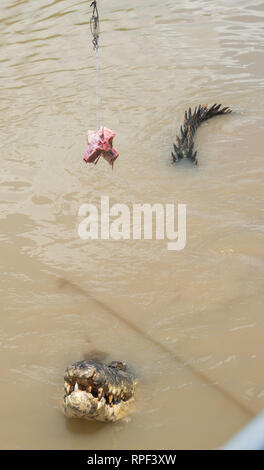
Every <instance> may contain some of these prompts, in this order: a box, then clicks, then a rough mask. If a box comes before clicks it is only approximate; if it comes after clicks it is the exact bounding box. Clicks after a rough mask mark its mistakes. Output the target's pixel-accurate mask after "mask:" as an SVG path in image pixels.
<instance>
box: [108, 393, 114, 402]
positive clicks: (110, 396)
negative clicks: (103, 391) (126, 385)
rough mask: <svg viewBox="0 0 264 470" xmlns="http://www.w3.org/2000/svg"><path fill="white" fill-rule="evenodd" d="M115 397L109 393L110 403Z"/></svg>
mask: <svg viewBox="0 0 264 470" xmlns="http://www.w3.org/2000/svg"><path fill="white" fill-rule="evenodd" d="M113 398H114V397H113V395H109V397H108V400H109V403H112V401H113Z"/></svg>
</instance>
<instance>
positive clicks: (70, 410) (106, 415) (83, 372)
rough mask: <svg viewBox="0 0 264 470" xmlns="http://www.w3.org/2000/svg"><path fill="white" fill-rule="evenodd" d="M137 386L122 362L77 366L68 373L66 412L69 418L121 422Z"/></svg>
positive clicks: (74, 365) (89, 362) (65, 383)
mask: <svg viewBox="0 0 264 470" xmlns="http://www.w3.org/2000/svg"><path fill="white" fill-rule="evenodd" d="M136 383H137V381H136V377H135V375H134V374H133V373H132V372H131V371H129V370H128V367H127V365H126V364H125V363H123V362H110V363H109V364H105V363H103V362H97V361H91V360H83V361H79V362H76V363H75V364H73V365H72V366H70V367H68V368H67V369H66V371H65V375H64V390H65V395H64V399H63V412H64V414H65V415H66V416H67V417H68V418H85V419H88V420H97V421H103V422H109V421H112V422H113V421H118V420H119V419H122V418H124V417H125V416H126V415H127V414H128V412H129V410H130V407H131V404H132V403H133V401H134V395H135V386H136Z"/></svg>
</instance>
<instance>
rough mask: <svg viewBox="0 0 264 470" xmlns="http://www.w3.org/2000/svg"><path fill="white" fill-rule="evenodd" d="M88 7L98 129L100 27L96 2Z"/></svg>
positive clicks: (99, 105)
mask: <svg viewBox="0 0 264 470" xmlns="http://www.w3.org/2000/svg"><path fill="white" fill-rule="evenodd" d="M90 7H92V8H93V12H92V16H91V19H90V29H91V33H92V36H93V40H92V43H93V47H94V50H95V59H96V127H97V129H99V128H100V125H101V116H100V108H101V99H100V68H99V52H98V49H99V34H100V25H99V13H98V8H97V2H96V0H94V1H93V2H92V3H91V5H90Z"/></svg>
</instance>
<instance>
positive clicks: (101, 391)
mask: <svg viewBox="0 0 264 470" xmlns="http://www.w3.org/2000/svg"><path fill="white" fill-rule="evenodd" d="M102 395H103V388H98V400H101V398H102Z"/></svg>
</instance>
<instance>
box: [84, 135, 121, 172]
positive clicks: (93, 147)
mask: <svg viewBox="0 0 264 470" xmlns="http://www.w3.org/2000/svg"><path fill="white" fill-rule="evenodd" d="M114 137H115V132H113V131H112V130H111V129H108V128H107V127H103V126H102V127H100V129H99V130H98V131H91V130H89V131H88V132H87V143H88V147H87V149H86V151H85V153H84V156H83V160H84V161H85V163H94V164H95V165H96V163H97V162H98V160H99V158H100V157H103V158H104V159H105V160H106V161H107V162H108V163H109V165H111V166H112V167H113V165H114V161H115V160H116V158H117V157H118V155H119V154H118V152H117V151H116V149H114V147H113V138H114Z"/></svg>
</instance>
